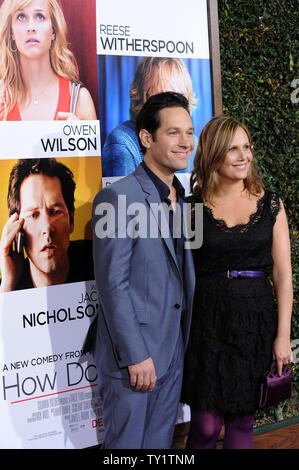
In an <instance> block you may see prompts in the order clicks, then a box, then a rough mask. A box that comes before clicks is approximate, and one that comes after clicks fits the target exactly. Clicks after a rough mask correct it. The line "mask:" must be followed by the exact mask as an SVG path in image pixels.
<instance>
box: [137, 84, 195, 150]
mask: <svg viewBox="0 0 299 470" xmlns="http://www.w3.org/2000/svg"><path fill="white" fill-rule="evenodd" d="M164 108H184V109H185V110H186V111H187V113H188V114H190V113H189V103H188V100H187V98H186V97H185V96H184V95H182V94H181V93H175V92H172V91H165V92H163V93H158V94H157V95H152V96H150V97H149V99H148V100H147V101H146V102H145V103H144V105H143V107H142V108H141V110H140V112H139V113H138V115H137V118H136V123H135V130H136V134H137V136H138V140H139V144H140V147H141V151H142V153H143V154H144V153H145V151H146V148H145V147H144V146H143V145H142V143H141V142H140V138H139V132H140V131H141V129H146V130H147V131H148V132H149V133H150V134H151V135H152V137H153V139H154V138H155V132H156V130H157V129H159V127H160V125H161V121H160V111H161V110H162V109H164Z"/></svg>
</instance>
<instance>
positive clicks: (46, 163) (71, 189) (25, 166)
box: [7, 158, 76, 217]
mask: <svg viewBox="0 0 299 470" xmlns="http://www.w3.org/2000/svg"><path fill="white" fill-rule="evenodd" d="M31 175H45V176H49V177H50V178H53V177H55V176H56V177H57V178H59V181H60V184H61V190H62V195H63V198H64V201H65V203H66V206H67V208H68V211H69V215H70V217H72V214H73V212H74V209H75V208H74V201H75V197H74V193H75V188H76V183H75V181H74V175H73V173H72V172H71V170H70V169H69V168H68V167H67V166H65V165H63V163H60V162H58V161H57V160H56V159H55V158H28V159H20V160H19V161H18V163H17V164H16V165H15V166H14V167H13V169H12V170H11V172H10V177H9V185H8V194H7V206H8V212H9V215H10V216H11V215H12V214H14V213H15V212H17V213H18V214H19V213H20V210H21V207H20V205H21V204H20V188H21V184H22V183H23V181H24V180H25V179H26V178H28V176H31Z"/></svg>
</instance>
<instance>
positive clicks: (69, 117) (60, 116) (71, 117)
mask: <svg viewBox="0 0 299 470" xmlns="http://www.w3.org/2000/svg"><path fill="white" fill-rule="evenodd" d="M56 120H57V121H79V118H78V117H77V116H76V115H75V114H73V113H65V112H63V111H59V113H57V116H56Z"/></svg>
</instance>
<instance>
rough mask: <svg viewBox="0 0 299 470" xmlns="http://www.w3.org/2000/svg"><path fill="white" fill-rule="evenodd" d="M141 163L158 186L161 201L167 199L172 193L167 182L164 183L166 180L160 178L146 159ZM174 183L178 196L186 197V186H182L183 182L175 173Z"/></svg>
mask: <svg viewBox="0 0 299 470" xmlns="http://www.w3.org/2000/svg"><path fill="white" fill-rule="evenodd" d="M141 165H142V167H143V168H144V170H145V171H146V173H147V174H148V175H149V177H150V178H151V180H152V181H153V183H154V185H155V186H156V188H157V190H158V192H159V195H160V198H161V201H165V199H167V198H168V196H169V193H170V189H169V187H168V186H167V184H166V183H164V181H162V180H161V178H159V176H157V175H156V173H154V172H153V171H152V170H151V169H150V168H149V167H148V166H147V165H146V163H145V162H144V161H142V162H141ZM172 184H173V187H174V188H175V190H176V192H177V195H178V197H180V198H182V199H184V198H185V190H184V187H183V186H182V184H181V183H180V181H179V179H178V178H177V177H176V175H173V182H172Z"/></svg>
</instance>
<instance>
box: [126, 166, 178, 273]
mask: <svg viewBox="0 0 299 470" xmlns="http://www.w3.org/2000/svg"><path fill="white" fill-rule="evenodd" d="M134 174H135V176H136V178H137V180H138V181H139V184H140V186H141V187H142V190H143V191H144V193H145V194H146V195H145V199H146V201H147V203H148V204H149V208H150V211H151V213H152V214H153V216H154V218H155V220H156V222H157V225H158V228H159V232H160V235H161V238H162V240H163V241H164V243H165V244H166V246H167V248H168V251H169V253H170V255H171V257H172V259H173V261H174V263H175V265H176V268H177V270H178V272H179V267H178V264H177V257H176V254H175V250H174V244H173V240H172V237H171V235H170V236H169V237H163V233H162V232H163V230H162V227H163V226H166V227H169V221H168V220H167V217H166V214H165V212H164V211H163V210H161V211H159V212H160V214H161V217H157V215H158V214H157V212H155V211H154V210H153V209H152V207H151V204H155V205H157V204H161V199H160V195H159V193H158V190H157V188H156V186H155V185H154V183H153V182H152V180H151V179H150V177H149V176H148V174H147V173H146V171H145V170H144V168H142V166H141V165H139V167H138V168H137V169H136V170H135V172H134ZM153 207H155V206H153Z"/></svg>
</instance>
